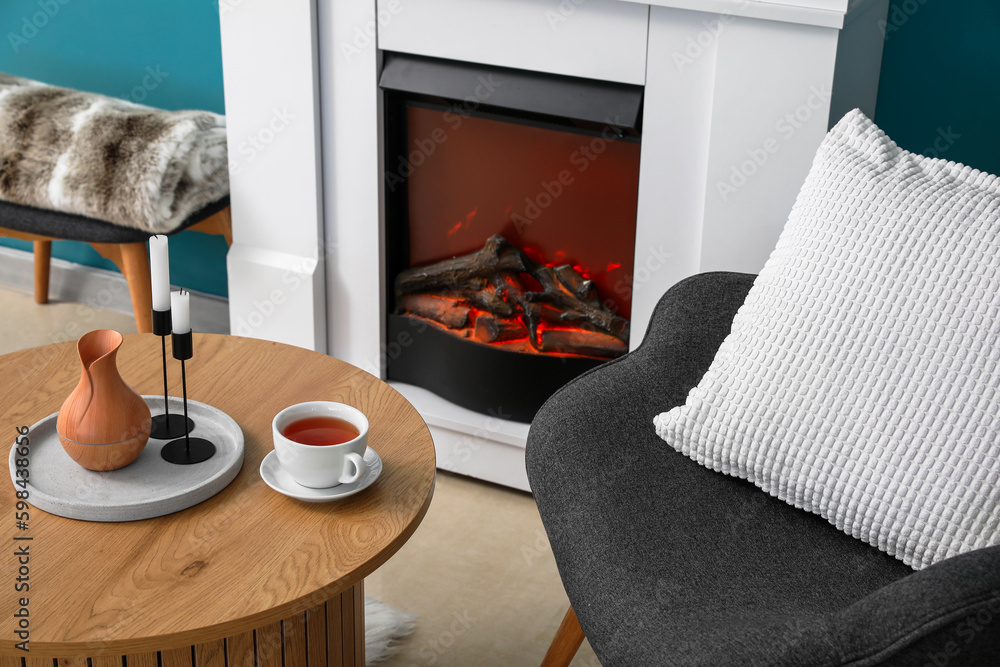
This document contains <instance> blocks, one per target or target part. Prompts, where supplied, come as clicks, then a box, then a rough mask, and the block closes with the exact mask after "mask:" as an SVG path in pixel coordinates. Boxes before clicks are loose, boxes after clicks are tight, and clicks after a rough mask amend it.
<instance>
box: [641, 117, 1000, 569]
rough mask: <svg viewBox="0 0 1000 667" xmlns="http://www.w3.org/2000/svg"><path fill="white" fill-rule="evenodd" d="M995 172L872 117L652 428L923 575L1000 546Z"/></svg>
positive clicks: (801, 205)
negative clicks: (942, 155)
mask: <svg viewBox="0 0 1000 667" xmlns="http://www.w3.org/2000/svg"><path fill="white" fill-rule="evenodd" d="M998 210H1000V179H997V178H996V177H995V176H991V175H988V174H984V173H981V172H978V171H976V170H973V169H971V168H968V167H964V166H962V165H958V164H955V163H951V162H946V161H942V160H932V159H929V158H924V157H920V156H917V155H914V154H911V153H908V152H906V151H903V150H901V149H900V148H899V147H897V146H896V145H895V143H893V142H892V141H891V140H890V139H889V138H888V137H886V136H885V134H884V133H883V132H881V131H880V130H879V129H878V128H877V127H876V126H875V125H874V124H873V123H872V122H871V121H870V120H868V119H867V118H865V117H864V115H863V114H861V112H859V111H854V112H852V113H850V114H848V115H847V116H846V117H845V118H844V119H843V120H841V121H840V123H838V124H837V126H836V127H834V128H833V130H831V131H830V134H829V135H828V136H827V138H826V140H825V141H824V142H823V144H822V146H821V147H820V149H819V152H818V153H817V156H816V159H815V162H814V164H813V167H812V170H811V171H810V173H809V176H808V178H807V179H806V183H805V185H804V186H803V188H802V191H801V192H800V194H799V197H798V200H797V201H796V203H795V206H794V208H793V210H792V213H791V216H790V217H789V220H788V223H787V225H786V227H785V229H784V231H783V232H782V234H781V237H780V238H779V240H778V244H777V246H776V248H775V250H774V252H773V253H772V255H771V257H770V258H769V259H768V261H767V263H766V265H765V267H764V269H763V270H762V271H761V273H760V275H759V276H758V278H757V280H756V281H755V283H754V286H753V288H752V289H751V290H750V293H749V295H748V296H747V300H746V302H745V303H744V305H743V307H742V308H741V309H740V310H739V312H738V313H737V315H736V317H735V319H734V321H733V327H732V331H731V333H730V335H729V336H728V337H727V338H726V340H725V341H724V342H723V344H722V346H721V347H720V348H719V351H718V353H717V355H716V357H715V360H714V361H713V363H712V365H711V367H710V368H709V370H708V372H707V373H706V374H705V376H704V377H703V378H702V380H701V382H700V383H699V384H698V386H697V387H695V388H694V389H693V390H692V391H691V392H690V394H689V395H688V398H687V402H686V404H685V405H683V406H680V407H677V408H674V409H672V410H670V411H668V412H665V413H663V414H661V415H659V416H658V417H657V418H656V419H655V420H654V421H655V425H656V430H657V433H658V434H659V435H660V436H661V437H662V438H663V439H664V440H666V441H667V442H668V443H669V444H670V445H672V446H673V447H674V448H675V449H677V450H679V451H681V452H683V453H684V454H687V455H688V456H690V457H691V458H693V459H695V460H696V461H698V462H699V463H702V464H703V465H706V466H708V467H710V468H712V469H714V470H718V471H721V472H724V473H727V474H730V475H735V476H737V477H741V478H745V479H747V480H749V481H751V482H753V483H754V484H756V485H757V486H759V487H760V488H762V489H764V490H765V491H767V492H769V493H770V494H772V495H774V496H777V497H779V498H781V499H783V500H785V501H787V502H789V503H792V504H794V505H795V506H796V507H801V508H803V509H806V510H808V511H810V512H814V513H816V514H819V515H820V516H822V517H824V518H826V519H827V520H829V521H830V522H831V523H833V524H834V525H835V526H837V527H838V528H840V529H841V530H843V531H845V532H847V533H848V534H850V535H852V536H854V537H856V538H858V539H861V540H864V541H866V542H868V543H869V544H872V545H874V546H877V547H878V548H879V549H882V550H884V551H886V552H887V553H889V554H892V555H893V556H896V557H897V558H900V559H901V560H902V561H903V562H904V563H906V564H908V565H911V566H912V567H914V568H921V567H925V566H927V565H929V564H931V563H934V562H937V561H940V560H942V559H945V558H948V557H950V556H953V555H955V554H958V553H963V552H968V551H971V550H974V549H977V548H981V547H985V546H988V545H992V544H997V543H1000V539H998V519H1000V483H998V482H1000V456H998V449H1000V447H998V445H997V435H998V430H1000V421H998V419H1000V345H998V344H997V343H998V336H997V333H998V329H1000V234H998V231H1000V214H998Z"/></svg>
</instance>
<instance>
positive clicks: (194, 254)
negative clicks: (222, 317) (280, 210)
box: [0, 0, 227, 296]
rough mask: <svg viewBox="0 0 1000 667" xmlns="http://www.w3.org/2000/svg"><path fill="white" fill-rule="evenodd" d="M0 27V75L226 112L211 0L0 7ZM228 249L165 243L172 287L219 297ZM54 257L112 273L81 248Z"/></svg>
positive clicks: (208, 240)
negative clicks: (154, 75)
mask: <svg viewBox="0 0 1000 667" xmlns="http://www.w3.org/2000/svg"><path fill="white" fill-rule="evenodd" d="M0 26H2V28H3V30H2V39H0V71H2V72H7V73H9V74H15V75H17V76H23V77H27V78H29V79H37V80H39V81H44V82H46V83H51V84H53V85H58V86H66V87H69V88H76V89H79V90H88V91H93V92H97V93H103V94H105V95H111V96H114V97H120V98H124V99H130V100H132V101H134V102H140V103H142V104H148V105H150V106H154V107H159V108H162V109H206V110H208V111H214V112H216V113H225V108H224V103H223V96H222V49H221V45H220V40H219V5H218V2H217V0H170V1H169V2H166V1H162V0H153V1H150V0H2V1H0ZM147 68H148V69H147ZM150 70H151V71H152V72H156V73H157V77H156V78H151V77H148V76H147V75H148V74H149V72H150ZM144 77H146V81H147V82H148V83H150V84H151V86H150V87H151V89H150V90H147V89H144V88H143V86H142V84H143V78H144ZM157 79H159V81H158V82H157ZM152 84H155V85H152ZM0 244H2V245H6V246H11V247H17V248H24V249H30V244H28V243H24V242H20V241H14V240H12V239H0ZM226 250H227V248H226V242H225V240H223V238H222V237H221V236H212V235H208V234H201V233H199V232H181V233H180V234H178V235H176V236H173V237H171V239H170V269H171V271H170V277H171V282H172V283H174V284H175V285H180V286H183V287H187V288H189V289H194V290H200V291H202V292H208V293H210V294H218V295H221V296H225V295H226V294H227V288H226ZM53 255H54V256H56V257H60V258H62V259H67V260H70V261H74V262H79V263H81V264H87V265H90V266H100V267H104V268H109V269H114V265H113V264H111V263H110V262H108V261H107V260H105V259H104V258H102V257H100V256H99V255H98V254H97V253H96V252H94V251H93V249H92V248H91V247H90V246H89V245H87V244H85V243H75V242H72V241H59V242H57V243H54V244H53Z"/></svg>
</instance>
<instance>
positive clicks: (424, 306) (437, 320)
mask: <svg viewBox="0 0 1000 667" xmlns="http://www.w3.org/2000/svg"><path fill="white" fill-rule="evenodd" d="M536 252H537V250H535V249H533V248H527V249H525V250H523V251H521V250H518V249H517V248H516V247H515V246H513V245H511V244H510V243H508V242H507V241H506V240H505V239H504V238H503V237H501V236H499V235H494V236H492V237H490V238H489V240H488V241H487V242H486V245H485V246H483V248H482V249H481V250H479V251H477V252H475V253H472V254H469V255H464V256H462V257H455V258H452V259H449V260H445V261H442V262H438V263H437V264H431V265H428V266H423V267H418V268H413V269H408V270H406V271H403V272H402V273H400V274H399V275H398V276H397V278H396V281H395V291H396V308H397V313H398V314H405V315H408V316H410V317H419V318H421V319H424V320H427V321H430V322H432V323H434V324H435V325H437V326H439V327H441V328H442V329H444V330H445V331H448V332H449V333H452V334H453V335H456V336H460V337H462V338H466V339H469V340H473V341H476V342H479V343H486V344H490V345H502V346H504V347H506V348H507V349H510V350H513V351H517V352H524V353H529V354H556V355H569V356H588V357H597V358H601V359H609V358H614V357H617V356H620V355H622V354H624V353H625V352H626V350H627V348H628V329H629V325H628V321H627V320H625V319H623V318H621V317H619V316H617V315H615V314H614V313H613V312H611V311H609V310H608V309H607V308H606V307H605V306H604V304H603V303H602V302H601V300H600V297H599V296H598V293H597V290H596V288H595V287H594V284H593V281H591V280H590V279H589V278H588V276H587V268H586V267H584V266H582V265H577V266H575V267H574V266H570V265H568V264H566V263H561V264H558V265H556V266H552V265H549V264H543V263H541V262H538V261H535V260H534V259H533V258H532V257H531V255H532V254H534V253H536ZM556 254H557V255H558V254H559V253H556ZM562 254H563V255H564V256H565V253H562Z"/></svg>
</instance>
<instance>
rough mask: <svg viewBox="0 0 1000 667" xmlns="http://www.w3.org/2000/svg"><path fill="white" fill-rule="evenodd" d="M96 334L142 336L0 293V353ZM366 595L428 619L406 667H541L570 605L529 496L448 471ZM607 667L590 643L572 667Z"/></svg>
mask: <svg viewBox="0 0 1000 667" xmlns="http://www.w3.org/2000/svg"><path fill="white" fill-rule="evenodd" d="M98 328H112V329H116V330H118V331H122V332H134V331H135V322H134V321H133V320H132V318H131V317H130V316H126V315H121V314H119V313H113V312H110V311H107V310H100V309H93V308H90V307H88V306H85V305H81V304H75V303H57V302H53V303H49V304H47V305H44V306H39V305H36V304H35V303H34V301H33V300H32V298H31V297H30V295H27V294H20V293H17V292H13V291H10V290H5V289H0V354H5V353H7V352H12V351H14V350H19V349H25V348H28V347H34V346H37V345H45V344H47V343H53V342H61V341H65V340H72V339H75V338H78V337H79V336H80V335H81V334H82V333H85V332H87V331H90V330H92V329H98ZM366 592H367V594H368V595H371V596H373V597H376V598H378V599H381V600H382V601H384V602H386V603H387V604H390V605H392V606H394V607H397V608H399V609H403V610H406V611H409V612H413V613H415V614H418V615H419V617H420V618H419V620H418V625H417V630H416V632H415V633H414V634H413V635H412V636H411V637H409V638H408V639H407V640H405V641H404V642H403V643H402V644H401V645H400V650H399V653H397V655H396V656H395V657H393V658H392V659H390V660H389V661H388V662H386V663H383V664H385V665H390V666H399V667H411V666H413V667H416V666H424V665H442V666H445V667H448V666H454V667H477V666H480V665H484V666H485V665H490V666H493V665H496V666H498V667H499V666H504V667H521V666H522V665H523V666H526V667H527V666H531V665H538V664H539V663H540V662H541V659H542V656H544V655H545V650H546V649H547V648H548V644H549V642H550V641H551V639H552V636H553V634H554V633H555V630H556V628H557V627H558V625H559V622H560V620H562V616H563V614H564V613H565V611H566V607H567V605H568V602H567V600H566V595H565V593H564V592H563V589H562V584H561V583H560V581H559V575H558V573H557V572H556V567H555V562H554V560H553V558H552V552H551V551H550V549H549V545H548V541H547V540H546V538H545V532H544V530H543V528H542V524H541V521H540V519H539V517H538V511H537V509H536V508H535V503H534V501H533V500H532V498H531V496H530V495H529V494H527V493H522V492H518V491H511V490H509V489H504V488H501V487H497V486H493V485H491V484H486V483H482V482H477V481H474V480H470V479H468V478H464V477H460V476H456V475H449V474H446V473H441V474H440V475H439V476H438V482H437V489H436V491H435V494H434V500H433V502H432V503H431V507H430V510H429V511H428V513H427V516H426V517H425V518H424V521H423V523H422V524H421V526H420V527H419V528H418V529H417V532H416V534H415V535H414V536H413V537H412V538H411V539H410V541H409V542H408V543H407V544H406V545H405V546H404V547H403V548H402V549H401V550H400V551H399V552H398V553H397V554H396V555H395V556H393V558H392V559H391V560H389V562H388V563H386V564H385V565H384V566H383V567H382V568H381V569H379V570H378V571H377V572H376V573H375V574H374V575H372V576H371V577H369V578H368V580H367V581H366ZM599 664H600V663H599V662H598V660H597V658H596V656H595V655H594V653H593V651H591V649H590V647H589V646H588V645H587V644H586V643H584V646H583V647H582V648H581V649H580V652H579V653H578V654H577V657H576V659H575V660H574V661H573V665H574V666H576V667H580V666H583V665H586V666H588V667H596V666H598V665H599Z"/></svg>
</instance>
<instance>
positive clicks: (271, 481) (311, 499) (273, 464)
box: [260, 447, 382, 503]
mask: <svg viewBox="0 0 1000 667" xmlns="http://www.w3.org/2000/svg"><path fill="white" fill-rule="evenodd" d="M364 458H365V463H367V464H368V470H366V471H365V474H364V476H363V477H362V478H361V479H359V480H358V481H356V482H353V483H351V484H338V485H337V486H331V487H329V488H326V489H310V488H309V487H308V486H302V485H301V484H299V483H298V482H296V481H295V480H294V479H292V477H291V475H289V474H288V473H287V472H286V471H285V469H284V468H282V467H281V464H280V463H278V455H277V454H275V453H274V450H271V451H270V452H268V454H267V456H265V457H264V460H263V461H261V462H260V476H261V479H263V480H264V483H265V484H267V485H268V486H269V487H271V488H272V489H274V490H275V491H277V492H278V493H281V494H284V495H286V496H288V497H290V498H297V499H298V500H304V501H306V502H307V503H326V502H330V501H331V500H339V499H340V498H346V497H347V496H353V495H354V494H355V493H358V492H359V491H364V490H365V489H367V488H368V487H369V486H371V485H372V484H374V483H375V480H376V479H378V478H379V475H381V474H382V459H381V458H380V457H379V455H378V454H377V453H375V450H374V449H372V448H371V447H369V448H368V449H366V450H365V457H364Z"/></svg>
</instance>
